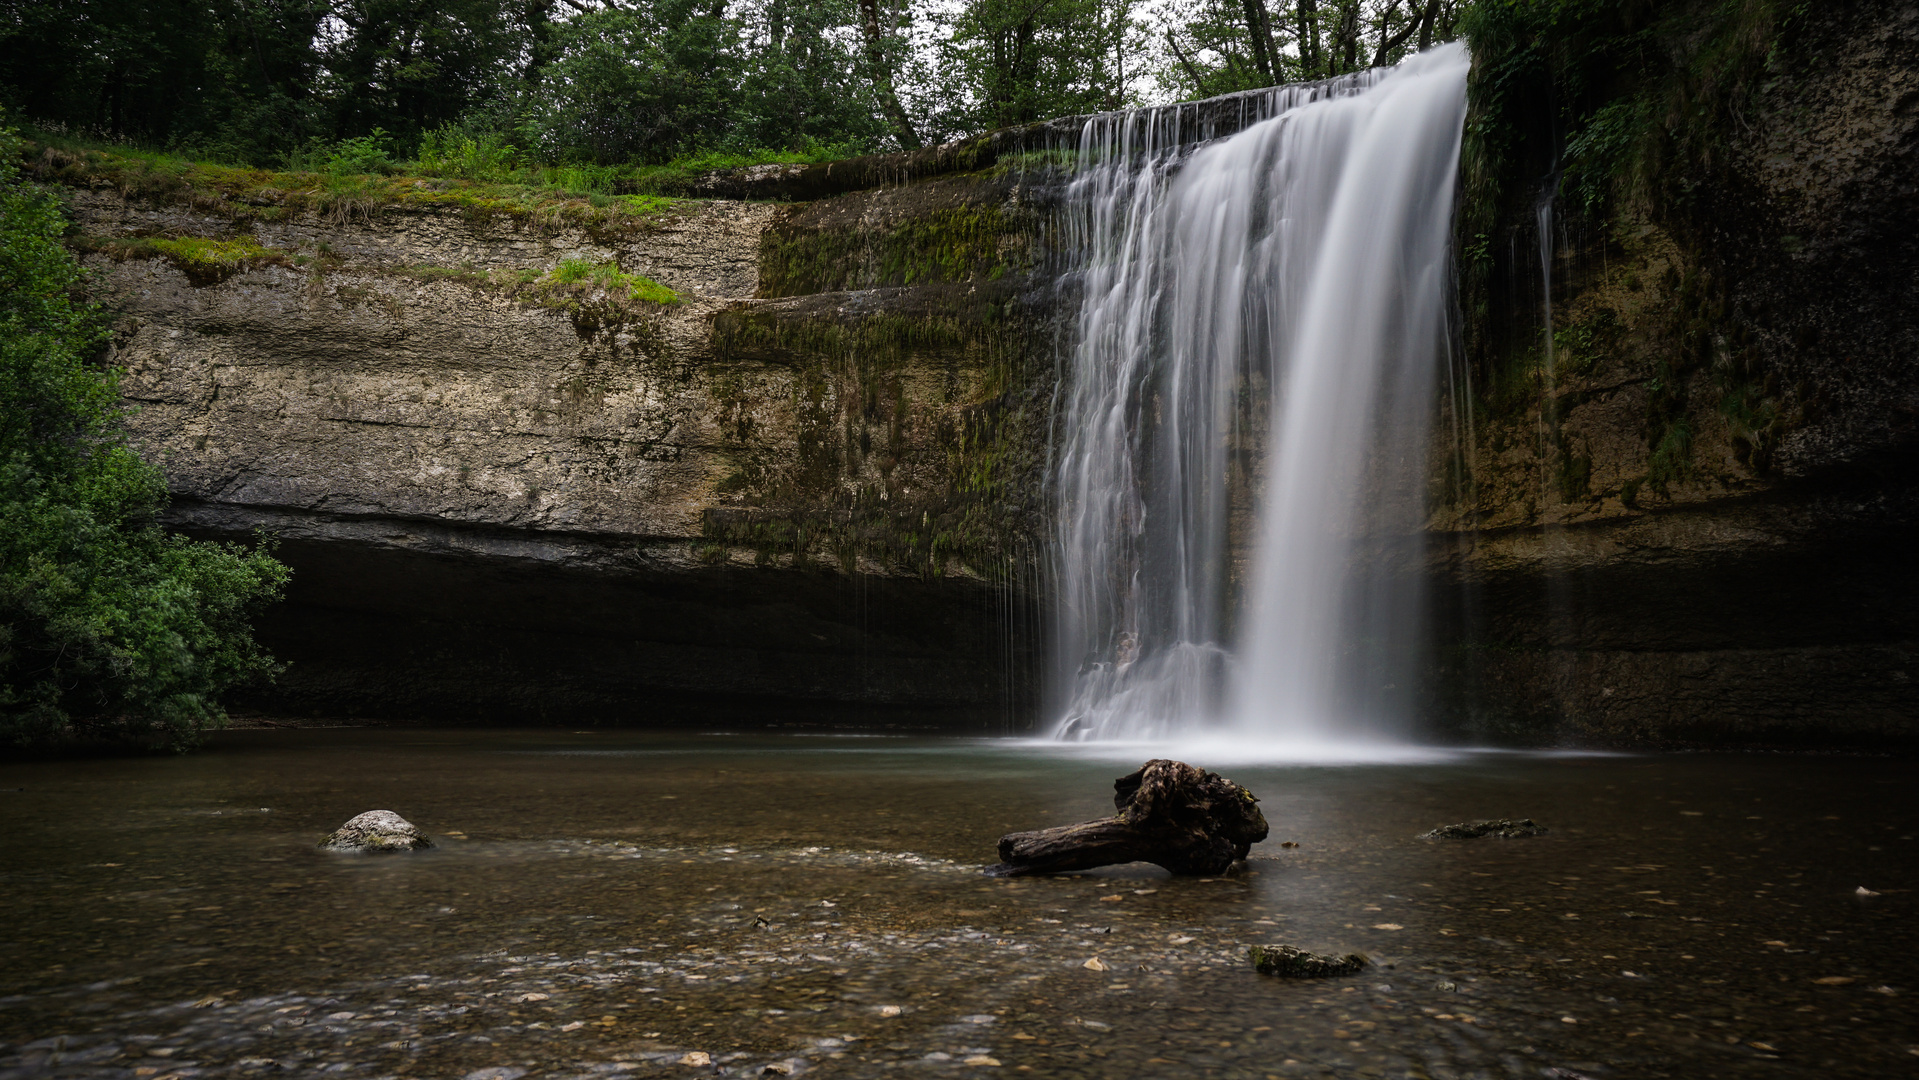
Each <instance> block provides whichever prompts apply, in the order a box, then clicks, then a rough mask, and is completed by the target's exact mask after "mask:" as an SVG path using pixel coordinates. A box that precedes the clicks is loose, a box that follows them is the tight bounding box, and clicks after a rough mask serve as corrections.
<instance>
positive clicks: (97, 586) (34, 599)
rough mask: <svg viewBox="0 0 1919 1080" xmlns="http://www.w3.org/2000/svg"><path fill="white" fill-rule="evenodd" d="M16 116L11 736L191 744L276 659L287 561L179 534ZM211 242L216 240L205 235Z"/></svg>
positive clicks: (4, 538) (5, 565) (0, 201)
mask: <svg viewBox="0 0 1919 1080" xmlns="http://www.w3.org/2000/svg"><path fill="white" fill-rule="evenodd" d="M18 154H19V145H18V140H17V139H16V138H15V137H14V136H12V134H11V133H0V739H4V740H6V741H8V742H11V743H14V744H46V743H54V742H58V741H60V740H62V739H64V738H67V737H69V736H71V735H73V734H75V733H76V732H80V733H86V734H93V735H102V736H113V737H122V738H130V739H143V740H159V741H163V742H167V743H170V744H171V745H174V746H176V747H184V746H188V745H191V744H192V743H193V742H194V740H195V739H196V738H197V737H198V736H199V734H200V733H201V732H202V731H204V730H205V729H207V728H209V727H213V726H217V725H218V724H219V723H220V722H221V721H222V719H223V717H224V713H223V712H222V711H221V708H220V704H219V699H220V695H221V694H222V693H223V692H224V691H225V690H227V689H228V688H229V687H231V686H233V685H235V684H238V683H241V682H244V681H247V680H250V679H254V678H258V677H261V676H264V675H267V674H269V673H271V671H272V670H273V667H274V665H273V663H272V661H271V659H270V658H268V657H267V656H266V655H265V654H264V653H262V652H261V651H260V650H259V648H258V647H257V646H256V645H255V644H254V642H253V640H252V635H251V631H250V630H249V627H248V618H249V615H250V613H251V612H252V611H253V610H255V609H256V608H257V607H258V606H259V605H260V604H262V603H264V602H266V601H268V600H271V599H273V598H274V597H276V596H277V595H278V594H279V591H280V589H281V587H282V586H283V585H284V583H285V581H286V576H287V571H286V568H285V567H283V566H281V565H280V564H279V563H278V562H276V561H275V560H274V559H273V558H272V557H271V556H270V555H269V554H268V553H267V552H266V551H265V550H263V549H260V548H256V549H254V550H251V551H249V550H246V549H244V548H241V547H240V546H238V545H230V544H209V543H197V542H194V541H189V540H186V539H183V538H181V537H177V536H169V535H167V534H166V533H164V532H163V531H162V530H161V529H160V528H159V527H158V526H157V525H156V524H155V517H156V514H157V512H158V510H159V509H160V507H161V506H162V504H163V503H164V501H165V488H164V485H163V484H162V482H161V477H160V473H159V470H158V469H156V468H155V467H153V466H152V465H149V464H147V463H146V462H144V461H142V460H141V459H140V458H139V456H138V455H136V454H135V453H134V451H133V450H132V448H131V447H129V446H128V445H127V443H126V436H125V432H124V429H123V427H122V425H121V405H120V395H119V387H118V376H117V373H115V372H113V371H110V370H105V369H102V368H101V367H99V366H98V365H97V364H96V363H94V362H93V357H94V355H95V354H96V353H97V352H98V351H99V349H100V347H101V346H102V345H103V344H104V342H105V339H106V321H105V318H104V316H103V315H102V313H101V312H100V311H99V310H98V309H97V308H95V307H93V306H91V305H89V304H86V303H84V302H82V301H81V300H79V299H78V297H79V293H80V289H81V286H82V284H83V277H82V273H81V271H80V269H79V268H78V267H77V266H76V265H75V264H74V262H73V260H72V257H71V256H70V255H68V254H67V252H66V250H65V248H63V247H62V246H61V244H60V242H59V237H60V236H61V234H62V233H63V232H64V231H65V229H66V221H65V218H64V215H63V213H62V212H61V208H60V205H59V203H58V202H57V201H56V200H55V199H54V198H53V197H52V196H51V195H50V194H48V193H47V192H45V191H43V190H41V189H38V188H36V187H34V186H32V185H29V184H25V183H22V182H21V181H20V180H19V179H18V176H17V170H16V169H15V168H14V166H13V164H12V163H13V162H14V161H15V160H17V158H18ZM194 250H198V251H200V252H201V253H202V254H205V252H206V251H207V249H205V248H201V249H194Z"/></svg>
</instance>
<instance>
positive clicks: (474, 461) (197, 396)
mask: <svg viewBox="0 0 1919 1080" xmlns="http://www.w3.org/2000/svg"><path fill="white" fill-rule="evenodd" d="M70 182H71V181H70ZM1029 202H1030V198H1029V195H1028V193H1027V192H1025V191H1023V190H1022V189H1021V187H1020V185H1019V183H1018V180H1017V178H1016V177H1008V176H1001V175H997V174H992V173H986V174H981V175H976V176H971V177H966V178H953V179H945V180H939V181H934V182H931V183H929V184H922V185H917V186H914V187H911V188H906V189H899V190H893V189H889V190H885V191H856V192H853V193H851V194H848V195H845V196H842V197H839V198H837V199H829V200H826V201H825V202H820V203H813V204H806V205H799V206H778V205H773V204H770V203H764V202H736V201H724V200H714V201H699V200H689V201H683V202H679V203H676V204H672V205H670V206H669V208H668V209H666V210H664V211H661V212H660V213H658V214H655V215H653V216H651V217H648V218H642V219H639V220H636V221H634V220H629V221H626V222H625V223H624V224H622V225H620V227H617V228H616V227H612V226H609V225H607V224H606V222H605V221H601V222H600V223H599V224H598V225H595V226H591V227H589V226H583V225H575V224H570V223H568V221H566V220H564V219H559V218H555V219H552V220H541V219H537V218H527V217H512V216H505V215H495V216H486V215H479V214H475V213H472V212H470V211H467V212H463V211H461V210H459V209H456V208H436V207H432V206H425V207H415V206H388V207H385V208H384V209H382V208H380V207H377V206H376V207H372V208H370V209H366V208H363V209H362V212H361V213H359V214H354V215H348V216H346V217H342V216H341V215H339V214H338V213H325V212H322V211H320V210H317V209H301V208H299V207H297V206H285V207H273V206H269V207H267V208H266V209H265V210H261V209H258V208H255V207H253V206H251V205H247V204H244V203H240V202H235V201H231V200H229V201H224V202H223V201H219V200H218V199H217V198H216V199H215V200H214V204H213V205H212V206H210V207H208V206H205V205H202V204H201V203H200V202H196V201H194V200H186V201H185V202H184V203H183V202H182V201H180V200H178V199H174V200H161V201H157V202H155V201H146V200H142V199H139V198H131V197H124V196H122V195H121V194H119V193H118V192H117V191H115V190H109V189H104V188H94V187H81V188H80V189H78V190H75V191H74V192H73V195H72V203H73V210H74V214H75V217H76V219H77V226H78V231H79V233H80V236H79V237H78V238H77V244H78V246H80V247H81V248H82V249H83V250H85V251H89V252H91V254H89V255H87V256H86V261H87V262H88V263H89V265H91V266H92V267H93V268H94V269H96V270H97V271H99V273H100V283H101V285H102V286H103V289H102V291H103V293H104V297H103V299H105V300H106V301H107V302H108V303H109V304H111V305H112V306H113V307H115V308H116V309H117V310H118V311H120V312H122V313H123V318H122V320H121V324H120V328H119V334H118V338H117V341H116V343H115V347H114V352H113V357H112V359H113V362H114V363H116V364H118V365H120V366H122V367H123V368H124V369H125V371H126V377H125V380H124V387H125V391H126V393H127V396H128V397H129V398H130V399H131V400H132V401H133V402H134V403H135V404H136V405H137V406H138V411H137V412H136V413H135V415H134V418H133V427H134V431H135V434H136V437H137V438H138V440H139V442H140V444H141V445H142V446H143V447H144V449H145V451H146V452H147V453H149V454H150V455H152V456H153V457H154V458H156V459H158V460H159V461H161V462H162V463H163V465H164V467H165V469H166V474H167V479H168V484H169V487H170V489H171V491H172V495H173V509H172V511H171V523H172V524H173V525H175V526H177V527H180V528H183V529H186V530H188V531H191V532H194V533H198V534H201V535H207V536H213V537H228V538H235V539H245V538H248V537H250V536H251V535H253V534H254V533H255V532H256V531H257V530H264V531H265V532H267V533H270V534H272V535H273V536H274V537H276V538H277V539H278V542H279V553H280V556H281V558H282V559H283V560H285V561H286V562H287V563H289V564H290V565H291V566H292V567H293V569H294V571H295V574H294V579H293V584H292V586H291V589H290V592H289V599H288V602H287V603H286V604H284V605H281V606H280V607H279V608H277V609H275V610H274V611H272V612H270V613H269V614H268V615H267V616H265V618H264V621H263V623H262V624H261V626H260V628H259V629H260V634H261V637H262V638H263V639H264V641H265V642H266V643H267V644H268V646H269V647H270V648H271V649H272V650H273V651H274V652H275V653H276V654H277V655H279V656H280V657H282V658H283V659H286V660H289V661H291V666H290V668H289V670H288V671H287V673H286V674H285V675H284V676H282V677H281V679H280V680H279V682H278V683H277V684H276V685H275V686H274V687H272V688H269V689H266V690H264V691H260V692H258V693H257V694H256V696H255V697H254V699H253V700H251V701H249V702H245V703H246V704H251V705H254V706H257V707H262V708H267V709H273V710H278V711H287V712H293V713H306V712H312V713H326V714H332V715H338V714H348V715H398V716H410V717H432V716H443V717H447V718H459V719H462V720H470V721H480V722H487V721H527V720H535V721H537V720H540V719H542V718H547V717H551V718H553V719H556V720H565V721H567V722H572V721H574V720H601V721H621V722H626V721H630V722H639V723H651V724H659V723H675V722H684V723H707V722H711V721H712V720H713V719H715V718H716V717H723V718H732V719H738V718H748V719H760V718H762V717H763V716H768V714H767V713H766V712H765V710H766V708H767V707H768V706H770V705H774V704H777V705H778V707H779V711H778V715H777V719H780V720H790V719H794V718H796V717H797V718H801V719H826V720H834V721H844V720H848V719H853V720H864V721H866V722H873V723H884V722H892V721H898V722H910V723H949V722H967V723H975V724H976V723H979V722H997V723H1003V722H1004V718H1005V717H1006V716H1007V715H1008V713H1009V711H1011V710H1014V709H1017V708H1019V707H1020V706H1022V705H1023V704H1024V703H1025V701H1026V700H1027V698H1028V697H1029V695H1030V691H1029V688H1030V687H1031V686H1032V685H1033V684H1034V681H1035V680H1034V679H1033V677H1032V671H1031V669H1032V667H1033V660H1032V657H1031V656H1030V650H1031V646H1032V637H1031V635H1027V637H1026V639H1025V640H1024V641H1023V642H1022V641H1021V640H1020V639H1019V638H1018V637H1017V635H1015V637H1014V644H1013V647H1012V648H1010V649H1009V647H1008V632H1009V629H1010V630H1011V631H1015V632H1017V631H1018V630H1019V629H1020V628H1021V627H1023V626H1028V625H1030V624H1031V623H1032V621H1033V609H1032V605H1033V599H1032V592H1031V590H1030V589H1029V588H1027V587H1026V583H1030V582H1031V581H1032V578H1033V574H1032V572H1031V566H1032V564H1033V558H1032V544H1031V541H1030V535H1031V531H1032V526H1033V523H1034V521H1035V520H1036V519H1037V513H1036V506H1037V503H1036V499H1037V497H1038V490H1039V484H1038V482H1037V478H1036V475H1035V471H1036V469H1037V468H1038V467H1039V464H1040V463H1041V462H1042V461H1043V458H1044V445H1043V437H1041V436H1040V435H1039V434H1038V433H1039V432H1041V431H1043V430H1044V416H1043V411H1044V404H1045V401H1046V398H1045V397H1044V392H1043V390H1042V389H1040V388H1039V387H1038V384H1037V382H1036V376H1037V375H1039V374H1042V373H1043V370H1044V369H1043V367H1040V366H1036V360H1035V358H1036V356H1037V357H1038V358H1039V359H1041V360H1043V353H1036V350H1033V349H1029V348H1027V347H1026V346H1025V344H1024V342H1025V339H1026V336H1027V335H1028V334H1029V333H1039V332H1043V330H1044V327H1043V326H1041V325H1040V323H1039V319H1040V318H1041V317H1042V316H1043V315H1044V311H1043V310H1040V309H1038V308H1037V307H1036V306H1035V305H1034V304H1033V302H1032V297H1031V295H1030V292H1031V290H1032V289H1033V288H1034V287H1035V286H1034V285H1033V284H1032V283H1031V281H1030V280H1029V278H1028V276H1027V274H1026V270H1027V267H1028V265H1029V263H1030V257H1029V255H1028V253H1027V251H1026V246H1025V245H1026V238H1027V235H1028V233H1029V232H1030V228H1031V218H1032V213H1031V211H1030V210H1029V209H1028V208H1027V207H1028V203H1029ZM156 238H157V239H161V240H169V239H170V240H179V239H180V238H189V239H191V238H212V239H225V240H229V241H233V240H235V239H236V238H237V240H238V242H243V243H244V244H245V245H247V250H250V251H254V252H257V256H256V257H253V258H250V259H247V260H244V261H242V262H240V263H239V264H237V265H229V266H227V267H225V268H223V269H222V270H221V271H220V272H218V273H208V272H206V268H205V267H203V266H196V265H194V264H192V263H187V262H184V261H183V260H180V259H172V258H166V257H160V256H158V255H154V254H152V253H151V252H152V250H153V248H154V244H153V243H152V241H153V240H154V239H156ZM143 241H145V242H146V243H147V246H146V247H142V246H141V243H142V242H143ZM956 247H957V248H962V249H963V250H964V251H965V253H966V257H965V258H964V259H963V260H956V259H953V258H948V257H947V253H948V252H950V251H952V250H954V249H955V248H956ZM869 250H871V251H876V252H879V253H880V254H879V255H878V256H876V257H874V258H867V257H866V255H865V253H866V252H867V251H869ZM567 265H574V266H584V267H596V266H617V267H618V268H619V269H620V270H621V271H622V272H624V273H626V274H642V275H646V276H647V277H650V278H652V279H654V280H655V281H657V282H659V283H660V284H662V285H665V286H667V287H669V288H671V289H672V290H674V291H676V292H677V293H678V294H679V296H680V298H681V299H680V300H679V301H678V302H675V303H669V304H655V303H648V302H643V301H636V300H629V299H627V298H625V297H624V296H623V295H620V291H619V290H617V289H612V288H599V287H595V286H594V284H593V282H592V281H591V280H585V281H579V282H576V283H573V284H564V285H563V284H556V282H557V280H558V277H559V274H558V271H559V269H560V268H562V267H564V266H567ZM909 283H910V284H909ZM848 290H853V291H848ZM1034 311H1038V312H1039V314H1038V315H1035V314H1033V312H1034ZM808 708H811V709H812V712H810V713H809V712H808V711H807V710H808Z"/></svg>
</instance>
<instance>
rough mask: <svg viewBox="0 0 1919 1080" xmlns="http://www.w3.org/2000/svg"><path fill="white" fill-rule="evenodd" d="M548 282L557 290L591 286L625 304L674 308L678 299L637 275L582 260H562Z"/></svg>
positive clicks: (548, 276) (654, 282)
mask: <svg viewBox="0 0 1919 1080" xmlns="http://www.w3.org/2000/svg"><path fill="white" fill-rule="evenodd" d="M547 280H548V281H549V282H551V283H552V284H554V285H560V286H568V285H573V286H591V287H594V288H598V289H601V290H603V291H605V292H606V293H608V294H610V295H613V296H617V297H620V298H622V299H627V300H644V301H646V302H647V303H649V304H677V303H679V302H680V295H679V294H678V293H676V292H674V291H673V290H672V289H669V288H667V287H666V286H664V285H661V284H660V283H658V282H656V281H654V280H653V279H651V278H646V277H641V276H640V275H638V274H628V273H624V272H622V271H621V270H620V268H619V267H618V266H617V265H615V264H613V263H593V262H588V261H587V260H585V259H561V260H560V263H559V265H558V266H555V267H554V268H553V272H552V273H551V274H549V275H547Z"/></svg>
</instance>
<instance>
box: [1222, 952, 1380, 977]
mask: <svg viewBox="0 0 1919 1080" xmlns="http://www.w3.org/2000/svg"><path fill="white" fill-rule="evenodd" d="M1246 955H1247V956H1249V957H1251V958H1252V961H1253V970H1254V971H1257V972H1259V973H1260V974H1261V975H1279V976H1283V977H1285V978H1289V979H1323V978H1326V977H1327V976H1329V975H1351V974H1353V973H1354V972H1356V971H1359V970H1360V969H1361V968H1364V967H1365V966H1366V958H1365V957H1364V956H1361V955H1360V954H1358V953H1347V954H1346V955H1345V956H1321V955H1319V954H1318V953H1311V952H1307V951H1306V950H1305V949H1296V948H1294V947H1293V946H1291V945H1255V946H1253V947H1252V948H1250V949H1248V950H1246Z"/></svg>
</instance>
